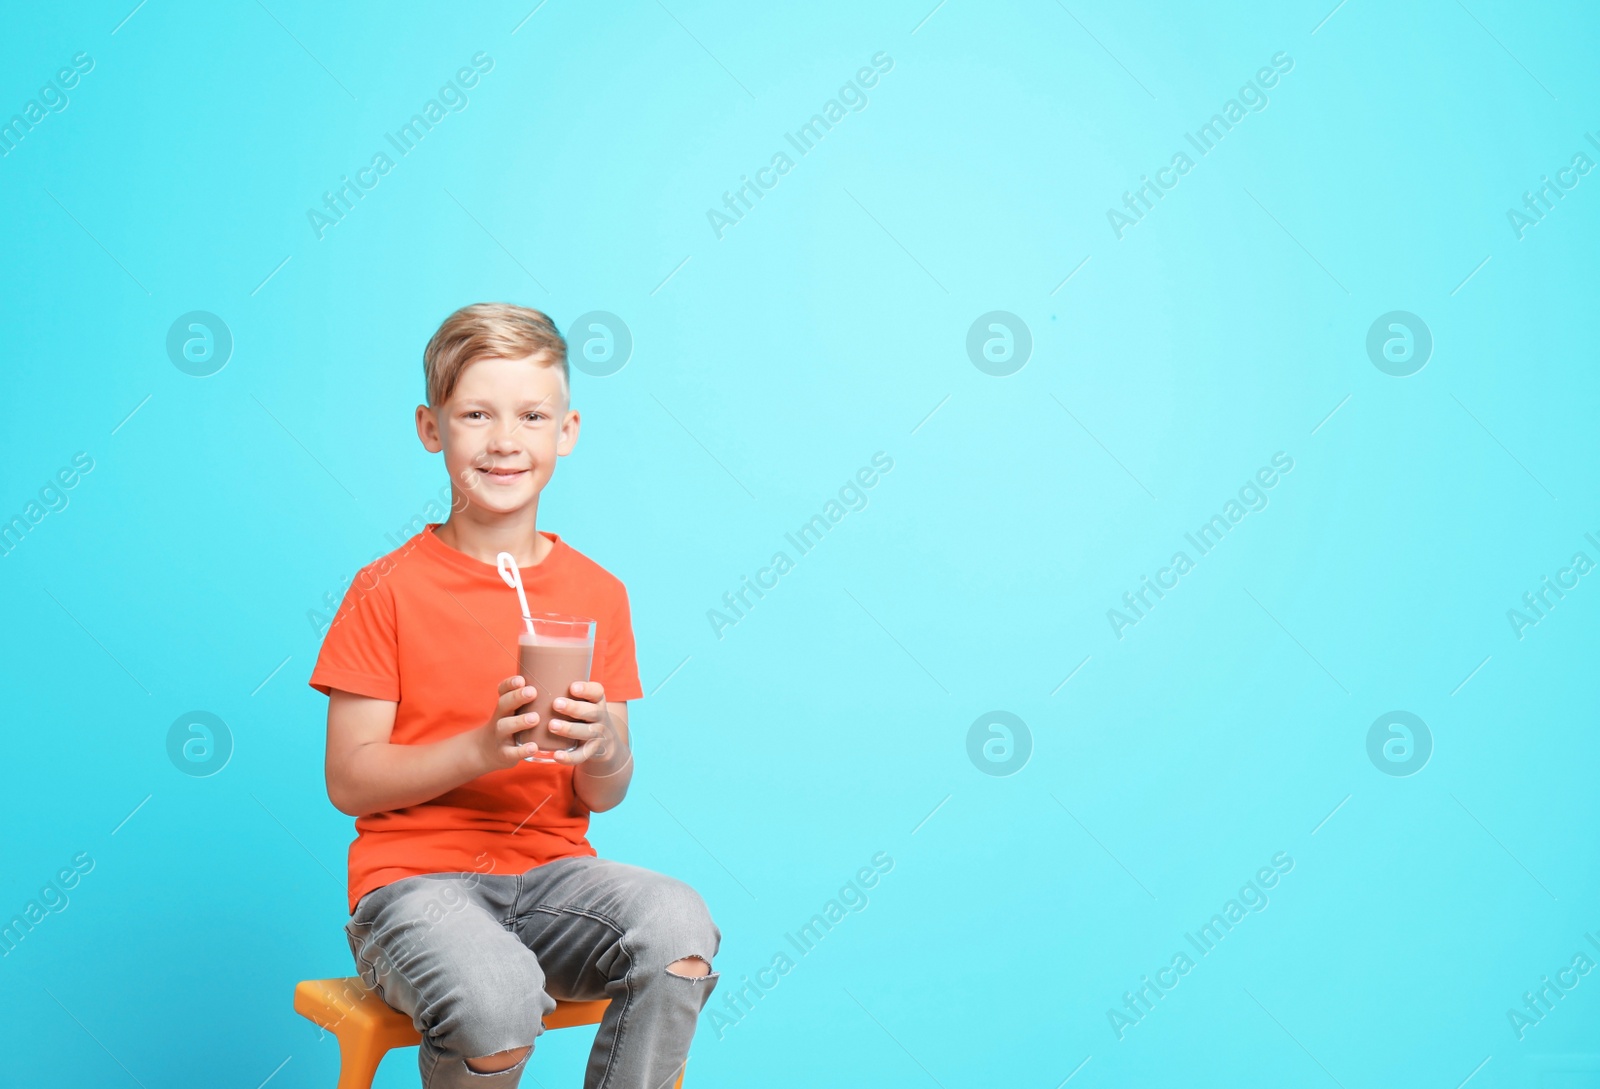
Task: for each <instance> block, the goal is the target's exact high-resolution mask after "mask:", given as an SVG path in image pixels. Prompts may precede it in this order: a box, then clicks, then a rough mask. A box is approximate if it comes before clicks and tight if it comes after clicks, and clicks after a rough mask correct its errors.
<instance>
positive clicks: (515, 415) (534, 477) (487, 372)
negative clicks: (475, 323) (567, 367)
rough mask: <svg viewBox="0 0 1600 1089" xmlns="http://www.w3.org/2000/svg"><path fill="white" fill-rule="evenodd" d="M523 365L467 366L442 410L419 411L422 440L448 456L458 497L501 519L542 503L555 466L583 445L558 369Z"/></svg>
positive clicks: (532, 359)
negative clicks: (500, 516)
mask: <svg viewBox="0 0 1600 1089" xmlns="http://www.w3.org/2000/svg"><path fill="white" fill-rule="evenodd" d="M537 358H538V357H537V356H529V357H528V358H526V359H479V360H476V361H474V362H472V363H469V364H468V365H467V367H466V369H465V370H463V371H462V372H461V377H460V379H459V380H458V381H457V382H456V388H455V392H454V393H452V394H451V395H450V399H449V400H448V401H447V402H445V403H444V404H442V405H438V406H436V407H433V408H430V407H429V406H427V405H418V406H417V437H418V438H420V439H421V440H422V445H423V446H425V447H426V448H427V449H428V450H429V451H430V452H431V453H435V454H437V453H439V452H440V451H441V450H442V451H443V452H444V464H445V470H446V471H447V472H449V474H450V479H451V480H452V481H453V482H454V483H455V486H456V489H455V490H456V491H457V492H458V493H461V494H465V495H466V496H468V497H469V500H470V501H471V502H472V503H474V504H475V505H477V506H479V507H482V508H484V509H486V510H489V511H493V512H495V513H499V514H509V513H511V512H513V511H517V510H521V509H522V508H524V507H526V506H528V505H529V504H531V503H533V502H534V501H535V500H537V499H538V497H539V493H540V492H541V491H543V490H544V486H545V485H546V484H548V483H549V482H550V477H551V475H552V474H553V473H554V472H555V467H556V458H558V457H565V456H566V455H567V454H570V453H571V452H572V447H573V445H574V444H576V443H577V441H578V414H577V412H575V411H573V410H571V409H569V408H568V407H567V397H566V394H565V392H564V391H563V389H562V382H561V368H560V367H559V366H548V367H546V366H541V365H539V363H538V362H536V360H537Z"/></svg>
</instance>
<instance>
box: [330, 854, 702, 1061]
mask: <svg viewBox="0 0 1600 1089" xmlns="http://www.w3.org/2000/svg"><path fill="white" fill-rule="evenodd" d="M345 933H346V935H347V936H348V937H349V939H350V951H351V952H352V953H353V954H354V955H355V960H356V967H357V969H358V970H359V971H360V973H361V978H362V979H363V980H364V981H365V982H366V984H367V986H369V987H371V988H372V989H373V990H375V991H376V992H377V993H378V995H379V996H380V997H382V998H383V1000H384V1001H385V1002H387V1003H388V1004H389V1005H391V1006H393V1007H394V1008H395V1009H397V1010H399V1011H400V1012H402V1013H404V1014H407V1015H409V1016H410V1017H411V1020H412V1022H413V1023H414V1024H415V1025H416V1027H417V1031H418V1032H420V1033H421V1034H422V1049H421V1053H420V1055H419V1056H418V1065H419V1067H420V1068H421V1071H422V1084H423V1086H424V1089H466V1087H469V1086H470V1087H473V1089H512V1087H513V1086H515V1085H517V1083H518V1081H519V1080H520V1079H521V1077H522V1071H523V1069H524V1068H525V1067H526V1066H527V1062H528V1060H527V1059H526V1058H523V1059H522V1060H521V1061H519V1062H518V1063H517V1064H516V1065H515V1066H512V1067H511V1068H509V1069H507V1070H504V1071H500V1072H496V1073H489V1074H484V1073H479V1072H478V1071H475V1070H473V1069H471V1068H470V1067H468V1066H467V1065H466V1060H467V1059H468V1058H473V1057H480V1056H487V1055H494V1054H496V1053H497V1052H501V1051H507V1050H510V1049H512V1048H519V1047H530V1046H532V1045H533V1043H534V1041H535V1039H536V1038H537V1037H538V1035H539V1033H540V1032H542V1031H543V1030H544V1025H543V1018H544V1015H545V1014H547V1013H549V1012H550V1011H551V1010H552V1009H554V1008H555V1004H556V999H558V998H560V999H567V1000H589V999H599V998H610V999H611V1005H610V1006H609V1007H607V1009H606V1013H605V1018H604V1019H603V1020H602V1021H601V1022H600V1028H599V1030H598V1032H597V1033H596V1035H595V1040H594V1049H593V1050H592V1051H591V1052H590V1053H589V1066H588V1070H587V1072H586V1074H585V1077H584V1083H583V1084H584V1089H672V1084H673V1082H674V1081H675V1080H676V1079H677V1077H678V1074H679V1072H680V1071H681V1070H682V1069H683V1064H684V1062H685V1060H686V1058H687V1057H688V1054H689V1042H690V1040H691V1039H692V1038H693V1037H694V1030H695V1022H696V1020H697V1019H698V1017H699V1015H700V1010H701V1008H702V1007H704V1006H705V1004H706V1000H707V999H709V998H710V997H711V992H712V990H713V989H714V988H715V987H716V985H717V979H718V976H719V975H720V973H718V972H717V971H715V970H714V969H713V970H712V971H711V972H710V974H709V975H706V976H700V977H694V976H684V975H679V974H677V973H676V972H669V971H667V965H669V964H672V963H673V962H675V961H677V960H680V959H682V958H684V957H699V958H701V959H702V960H704V961H705V962H706V964H707V965H708V966H710V965H711V964H712V960H711V958H712V957H714V956H716V953H717V947H718V945H719V944H720V943H721V940H722V933H721V931H719V930H718V929H717V926H716V924H715V923H714V922H712V920H711V915H710V912H709V911H707V909H706V905H705V902H704V901H703V900H702V899H701V898H700V894H699V893H697V892H695V890H694V889H693V888H691V887H690V886H689V885H687V884H685V883H684V882H682V881H679V880H678V879H677V878H674V877H668V876H667V875H665V874H660V873H656V872H654V871H652V870H647V869H643V868H642V867H639V866H630V865H628V864H626V863H622V862H612V861H609V860H607V859H602V858H592V857H587V856H584V857H577V858H560V859H556V860H555V861H554V862H548V863H546V864H544V865H543V866H536V867H534V868H533V869H531V870H529V871H528V872H527V873H523V874H476V873H439V874H421V875H419V876H416V877H407V878H404V879H402V880H399V881H396V882H394V883H392V884H389V885H385V886H383V887H382V888H379V889H374V890H373V891H371V892H369V893H367V894H366V895H365V896H363V897H362V898H361V901H360V902H359V903H358V904H356V910H355V913H354V914H353V915H351V917H350V921H349V922H348V923H347V924H345Z"/></svg>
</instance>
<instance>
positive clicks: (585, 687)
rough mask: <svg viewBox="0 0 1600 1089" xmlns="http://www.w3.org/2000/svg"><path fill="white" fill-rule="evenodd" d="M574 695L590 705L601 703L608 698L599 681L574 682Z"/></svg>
mask: <svg viewBox="0 0 1600 1089" xmlns="http://www.w3.org/2000/svg"><path fill="white" fill-rule="evenodd" d="M572 695H574V696H576V697H577V698H578V699H580V700H587V701H589V702H590V703H600V702H601V701H603V700H604V699H605V698H606V690H605V686H604V685H602V684H601V683H600V682H599V681H573V682H572Z"/></svg>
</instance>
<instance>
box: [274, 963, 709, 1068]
mask: <svg viewBox="0 0 1600 1089" xmlns="http://www.w3.org/2000/svg"><path fill="white" fill-rule="evenodd" d="M610 1004H611V1000H610V999H609V998H602V999H599V1000H597V1001H594V1002H561V1001H557V1002H556V1008H555V1009H553V1010H551V1011H550V1012H549V1014H547V1015H546V1016H545V1019H544V1027H545V1028H547V1029H557V1028H572V1027H573V1026H575V1025H598V1024H599V1023H600V1018H601V1017H602V1016H603V1015H604V1014H605V1012H606V1007H607V1006H609V1005H610ZM294 1010H295V1012H296V1013H298V1014H299V1015H300V1016H302V1017H305V1018H307V1019H309V1020H311V1021H314V1022H315V1023H316V1024H319V1025H321V1026H322V1027H323V1028H325V1029H327V1030H328V1031H329V1032H331V1033H333V1034H334V1035H335V1036H336V1037H338V1039H339V1086H338V1089H372V1079H373V1077H375V1076H376V1075H377V1073H378V1063H380V1062H382V1061H383V1057H384V1055H385V1054H387V1053H388V1051H389V1049H390V1048H396V1047H412V1046H414V1045H416V1044H420V1043H421V1042H422V1037H421V1036H420V1035H418V1033H417V1030H416V1029H415V1028H414V1027H413V1026H412V1024H411V1018H409V1017H407V1016H406V1015H405V1014H403V1013H401V1012H400V1011H399V1010H397V1009H395V1008H394V1007H392V1006H390V1005H389V1004H388V1003H386V1002H385V1001H384V1000H383V999H381V998H379V997H378V996H377V995H376V994H374V993H373V992H372V991H371V990H369V989H368V988H367V985H366V984H365V983H363V982H362V981H361V977H360V976H350V977H349V978H347V979H307V980H303V981H301V982H300V983H297V984H295V988H294ZM673 1089H683V1072H682V1071H679V1073H678V1080H677V1082H676V1083H674V1085H673Z"/></svg>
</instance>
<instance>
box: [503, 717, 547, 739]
mask: <svg viewBox="0 0 1600 1089" xmlns="http://www.w3.org/2000/svg"><path fill="white" fill-rule="evenodd" d="M537 725H539V712H537V711H529V712H528V713H527V714H524V715H507V716H505V717H504V718H502V719H500V721H499V722H496V723H495V733H496V734H498V735H499V736H501V737H503V738H509V737H510V736H511V735H512V734H515V733H519V732H521V731H523V730H531V729H532V728H533V727H535V726H537Z"/></svg>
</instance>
